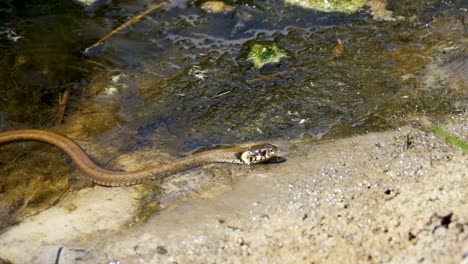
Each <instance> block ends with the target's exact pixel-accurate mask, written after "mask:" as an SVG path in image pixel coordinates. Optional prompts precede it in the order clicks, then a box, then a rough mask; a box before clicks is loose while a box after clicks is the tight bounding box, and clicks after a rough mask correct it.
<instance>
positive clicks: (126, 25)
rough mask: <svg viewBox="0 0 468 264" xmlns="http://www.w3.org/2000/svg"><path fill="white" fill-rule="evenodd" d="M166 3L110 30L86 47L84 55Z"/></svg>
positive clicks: (151, 8) (159, 4) (155, 6)
mask: <svg viewBox="0 0 468 264" xmlns="http://www.w3.org/2000/svg"><path fill="white" fill-rule="evenodd" d="M166 3H167V2H166V1H164V2H161V3H158V4H155V5H153V6H151V7H150V8H149V9H147V10H146V11H145V12H143V13H141V14H139V15H136V16H135V17H134V18H132V19H130V20H129V21H127V22H125V23H123V24H122V25H120V26H119V27H118V28H116V29H114V30H112V32H111V33H109V34H107V35H105V36H104V37H102V38H101V39H100V40H98V41H97V42H96V43H94V44H93V45H92V46H89V47H87V48H86V49H85V50H84V52H85V53H88V52H89V51H90V50H92V49H94V48H96V47H97V46H99V45H101V44H102V43H103V42H104V41H106V40H108V39H110V38H111V37H112V36H114V35H115V34H117V33H119V32H120V31H122V30H124V29H126V28H128V27H130V26H132V25H133V24H135V23H137V22H138V21H140V20H141V19H143V18H144V17H145V16H147V15H148V14H150V13H151V12H153V11H154V10H156V9H158V8H160V7H161V6H163V5H164V4H166Z"/></svg>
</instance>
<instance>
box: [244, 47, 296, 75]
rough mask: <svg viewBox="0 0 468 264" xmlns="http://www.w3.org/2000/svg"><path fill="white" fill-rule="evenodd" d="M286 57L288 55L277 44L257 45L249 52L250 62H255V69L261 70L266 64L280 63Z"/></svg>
mask: <svg viewBox="0 0 468 264" xmlns="http://www.w3.org/2000/svg"><path fill="white" fill-rule="evenodd" d="M285 57H287V56H286V53H285V52H284V51H283V50H282V49H280V48H278V46H276V45H275V44H258V43H255V44H253V46H252V48H251V50H250V52H249V55H248V60H250V61H252V62H253V64H254V67H255V68H257V69H260V68H262V67H263V66H264V65H266V64H269V63H278V62H280V59H281V58H285Z"/></svg>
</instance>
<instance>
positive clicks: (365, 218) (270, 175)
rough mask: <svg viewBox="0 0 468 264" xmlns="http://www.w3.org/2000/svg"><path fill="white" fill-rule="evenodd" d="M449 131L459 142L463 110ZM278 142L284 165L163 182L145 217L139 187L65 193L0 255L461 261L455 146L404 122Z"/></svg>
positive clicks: (15, 233)
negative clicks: (157, 203)
mask: <svg viewBox="0 0 468 264" xmlns="http://www.w3.org/2000/svg"><path fill="white" fill-rule="evenodd" d="M447 129H448V130H449V131H450V132H452V133H455V134H458V135H459V136H461V137H462V138H464V140H467V137H468V127H467V123H466V122H464V119H463V118H462V117H459V118H458V119H457V121H456V122H454V124H451V125H450V126H448V128H447ZM278 143H279V145H280V147H281V148H282V149H283V150H285V151H284V153H283V154H284V156H285V157H286V158H287V162H285V163H280V164H269V165H262V166H254V167H251V168H248V169H245V168H239V167H236V166H227V168H228V169H225V168H226V167H225V165H215V166H208V168H203V169H198V170H194V171H190V172H187V173H183V174H179V175H176V176H174V177H171V178H170V179H168V180H167V181H164V183H163V185H162V187H163V191H162V192H161V193H160V196H161V197H160V200H161V203H162V204H164V208H163V209H162V210H160V211H159V212H158V213H156V214H154V215H152V216H151V217H150V218H149V219H147V220H145V221H143V222H137V223H136V222H135V221H134V219H135V217H136V215H135V214H136V211H137V210H136V208H137V207H138V206H139V204H140V203H141V200H142V199H143V198H142V197H141V193H142V191H141V189H142V187H139V186H137V187H125V188H103V187H98V186H96V187H93V188H87V189H83V190H80V191H78V192H75V193H70V194H68V195H67V196H66V197H64V198H63V199H62V200H61V201H60V202H59V203H58V204H57V205H55V206H54V207H52V208H50V209H48V210H46V211H43V212H41V213H40V214H38V215H35V216H32V217H29V218H27V219H26V220H25V221H23V222H22V223H20V224H18V225H16V226H14V227H12V228H10V229H8V230H7V231H6V232H4V233H2V234H1V235H0V263H2V260H3V262H5V263H8V261H11V262H12V263H226V262H227V263H358V262H360V263H379V262H380V263H381V262H384V263H468V233H467V230H468V195H467V187H468V166H467V160H468V158H467V155H466V153H463V151H461V150H459V149H455V148H453V147H451V146H449V145H447V144H446V143H445V142H444V141H443V140H440V139H438V138H436V137H435V136H434V135H433V134H432V133H426V132H423V131H421V130H418V129H416V128H410V127H404V128H401V129H399V130H397V131H390V132H384V133H372V134H368V135H364V136H359V137H354V138H347V139H342V140H337V141H333V142H326V143H319V144H318V143H316V142H315V143H314V142H309V141H307V140H302V141H300V142H278ZM207 172H209V173H207ZM218 172H219V173H220V174H223V175H224V174H228V175H230V178H229V179H231V181H229V180H226V177H220V176H216V175H217V173H218ZM206 175H209V176H206ZM210 175H211V176H210ZM194 178H195V179H197V180H198V181H199V184H198V185H197V186H198V189H197V188H196V187H193V186H191V185H188V184H180V183H181V182H185V183H186V182H187V181H189V179H194ZM218 180H220V181H222V182H223V184H221V185H216V184H214V185H212V186H211V187H210V186H209V183H210V182H217V181H218ZM171 186H179V187H180V186H182V187H180V189H184V188H185V189H190V191H187V190H185V193H184V194H182V195H181V194H180V190H179V191H177V190H174V188H172V187H171ZM200 186H201V187H200ZM206 186H208V187H206Z"/></svg>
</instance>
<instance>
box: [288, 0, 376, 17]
mask: <svg viewBox="0 0 468 264" xmlns="http://www.w3.org/2000/svg"><path fill="white" fill-rule="evenodd" d="M286 2H288V3H290V4H294V5H298V6H302V7H304V8H310V9H315V10H318V11H323V12H342V13H347V14H351V13H354V12H356V11H357V10H359V9H360V8H361V7H363V6H364V5H365V4H366V2H367V0H286Z"/></svg>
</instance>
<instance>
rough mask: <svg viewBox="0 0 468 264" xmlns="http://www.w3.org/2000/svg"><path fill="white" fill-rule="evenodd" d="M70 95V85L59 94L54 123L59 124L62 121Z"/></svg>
mask: <svg viewBox="0 0 468 264" xmlns="http://www.w3.org/2000/svg"><path fill="white" fill-rule="evenodd" d="M69 96H70V87H67V88H65V91H64V92H63V93H62V94H60V96H59V104H58V111H57V119H56V121H55V124H56V125H60V124H61V123H62V121H63V116H64V114H65V109H66V108H67V102H68V97H69Z"/></svg>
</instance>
